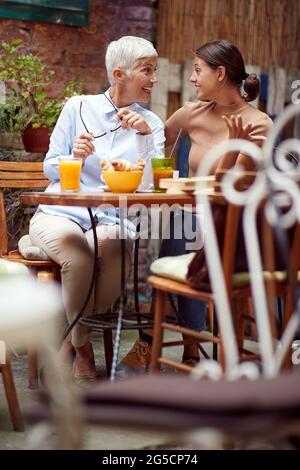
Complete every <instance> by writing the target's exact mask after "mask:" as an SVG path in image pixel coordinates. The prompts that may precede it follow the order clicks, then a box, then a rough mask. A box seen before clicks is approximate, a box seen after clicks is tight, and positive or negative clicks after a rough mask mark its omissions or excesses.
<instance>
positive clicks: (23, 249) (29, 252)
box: [18, 235, 51, 261]
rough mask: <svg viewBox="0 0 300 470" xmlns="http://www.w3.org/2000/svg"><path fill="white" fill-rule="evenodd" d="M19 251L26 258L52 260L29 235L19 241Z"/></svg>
mask: <svg viewBox="0 0 300 470" xmlns="http://www.w3.org/2000/svg"><path fill="white" fill-rule="evenodd" d="M18 248H19V252H20V253H21V255H22V256H23V257H24V258H25V259H30V260H34V261H51V259H50V258H49V256H48V255H47V253H45V251H44V250H42V249H41V248H39V247H38V246H34V245H33V244H32V242H31V239H30V236H29V235H24V236H23V237H21V238H20V240H19V243H18Z"/></svg>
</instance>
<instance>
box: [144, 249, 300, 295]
mask: <svg viewBox="0 0 300 470" xmlns="http://www.w3.org/2000/svg"><path fill="white" fill-rule="evenodd" d="M195 255H196V253H188V254H186V255H180V256H166V257H164V258H158V259H157V260H155V261H154V262H153V263H152V264H151V266H150V269H151V271H152V272H153V274H156V275H157V276H161V277H165V278H168V279H173V280H175V281H178V282H182V283H184V284H189V281H188V279H187V273H188V267H189V264H190V263H191V261H192V260H193V259H194V256H195ZM263 278H264V280H265V281H271V280H273V281H274V282H284V281H285V280H286V271H274V272H273V273H272V272H270V271H263ZM298 280H299V281H300V271H299V273H298ZM249 283H250V274H249V272H246V271H244V272H240V273H235V274H234V275H233V286H234V287H235V288H239V287H244V286H246V285H248V284H249Z"/></svg>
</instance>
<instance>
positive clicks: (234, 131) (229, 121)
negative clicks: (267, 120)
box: [222, 114, 252, 140]
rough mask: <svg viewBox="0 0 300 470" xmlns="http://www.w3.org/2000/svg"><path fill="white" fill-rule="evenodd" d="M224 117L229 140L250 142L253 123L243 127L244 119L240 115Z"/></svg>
mask: <svg viewBox="0 0 300 470" xmlns="http://www.w3.org/2000/svg"><path fill="white" fill-rule="evenodd" d="M222 117H223V119H224V121H225V123H226V125H227V128H228V131H229V137H228V138H229V139H245V140H250V133H251V130H252V124H251V122H248V124H245V125H243V119H242V117H241V116H240V115H239V114H238V115H237V116H230V117H227V116H222Z"/></svg>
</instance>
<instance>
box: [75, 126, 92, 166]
mask: <svg viewBox="0 0 300 470" xmlns="http://www.w3.org/2000/svg"><path fill="white" fill-rule="evenodd" d="M93 140H94V137H93V136H92V134H88V133H87V132H86V133H84V134H80V136H79V137H78V139H76V140H75V141H74V144H73V149H72V152H73V155H74V157H80V158H83V159H86V158H87V157H88V156H89V155H91V154H92V153H93V152H95V147H94V145H93V144H92V141H93Z"/></svg>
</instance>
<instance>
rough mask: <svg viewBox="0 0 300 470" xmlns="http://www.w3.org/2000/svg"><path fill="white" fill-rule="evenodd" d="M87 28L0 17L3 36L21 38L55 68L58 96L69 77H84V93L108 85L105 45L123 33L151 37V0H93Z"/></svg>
mask: <svg viewBox="0 0 300 470" xmlns="http://www.w3.org/2000/svg"><path fill="white" fill-rule="evenodd" d="M89 20H90V21H89V25H88V26H87V27H85V28H81V27H74V26H66V25H57V24H51V23H36V22H33V21H18V20H9V19H0V38H1V39H4V40H11V39H13V38H16V37H17V38H21V39H22V40H23V41H24V44H25V45H26V46H27V47H28V49H30V50H31V51H32V52H37V53H38V55H39V56H40V57H42V59H43V61H44V62H45V63H46V64H47V65H49V68H51V69H52V70H54V71H55V79H54V80H53V84H52V86H51V94H52V95H53V96H56V95H59V94H60V93H61V90H62V89H63V86H64V84H65V83H66V82H67V81H68V80H69V79H75V80H83V81H84V92H85V93H98V92H100V91H102V90H103V89H104V88H105V87H106V86H107V78H106V72H105V65H104V56H105V49H106V46H107V45H108V44H109V43H110V42H111V41H112V40H114V39H117V38H119V37H120V36H124V35H133V36H141V37H144V38H145V39H149V40H151V38H152V32H153V25H154V15H153V8H152V1H151V0H111V1H106V0H90V12H89Z"/></svg>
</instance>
